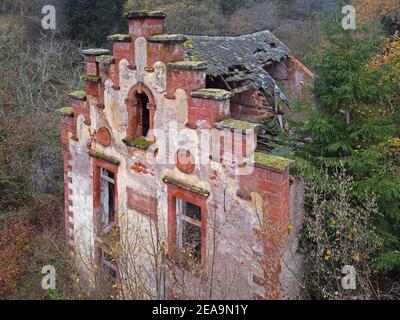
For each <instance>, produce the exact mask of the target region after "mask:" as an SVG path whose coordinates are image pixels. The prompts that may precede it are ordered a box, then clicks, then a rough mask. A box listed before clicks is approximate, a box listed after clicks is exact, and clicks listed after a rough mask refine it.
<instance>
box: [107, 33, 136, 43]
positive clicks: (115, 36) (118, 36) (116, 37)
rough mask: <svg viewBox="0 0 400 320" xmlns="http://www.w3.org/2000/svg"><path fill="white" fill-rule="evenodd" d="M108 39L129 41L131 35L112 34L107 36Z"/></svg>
mask: <svg viewBox="0 0 400 320" xmlns="http://www.w3.org/2000/svg"><path fill="white" fill-rule="evenodd" d="M107 40H108V41H115V42H131V41H132V37H131V35H130V34H113V35H111V36H108V37H107Z"/></svg>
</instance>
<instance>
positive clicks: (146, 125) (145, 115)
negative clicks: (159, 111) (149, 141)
mask: <svg viewBox="0 0 400 320" xmlns="http://www.w3.org/2000/svg"><path fill="white" fill-rule="evenodd" d="M138 99H139V101H140V107H141V111H140V112H141V115H142V123H141V125H142V136H143V137H147V134H148V133H149V130H150V111H149V109H148V108H147V104H148V103H149V98H148V97H147V95H146V94H144V93H141V94H139V95H138Z"/></svg>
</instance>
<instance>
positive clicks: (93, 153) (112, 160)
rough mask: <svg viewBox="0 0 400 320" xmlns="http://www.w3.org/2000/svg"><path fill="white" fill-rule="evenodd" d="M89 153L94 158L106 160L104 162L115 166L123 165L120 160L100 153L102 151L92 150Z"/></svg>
mask: <svg viewBox="0 0 400 320" xmlns="http://www.w3.org/2000/svg"><path fill="white" fill-rule="evenodd" d="M88 153H89V155H90V156H92V157H93V158H96V159H100V160H104V161H107V162H110V163H112V164H115V165H119V164H120V163H121V162H120V161H119V160H118V159H115V158H113V157H110V156H107V155H105V154H104V153H103V152H100V151H94V150H90V151H89V152H88Z"/></svg>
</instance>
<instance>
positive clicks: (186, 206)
mask: <svg viewBox="0 0 400 320" xmlns="http://www.w3.org/2000/svg"><path fill="white" fill-rule="evenodd" d="M176 208H177V211H176V214H177V246H178V249H180V250H182V251H188V252H189V253H190V256H192V257H193V258H194V259H195V260H198V261H200V258H201V208H200V207H198V206H196V205H194V204H192V203H190V202H186V201H183V200H181V199H177V200H176Z"/></svg>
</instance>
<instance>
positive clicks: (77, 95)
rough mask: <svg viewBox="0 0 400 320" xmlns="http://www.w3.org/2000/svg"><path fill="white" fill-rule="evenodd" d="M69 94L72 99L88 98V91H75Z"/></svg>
mask: <svg viewBox="0 0 400 320" xmlns="http://www.w3.org/2000/svg"><path fill="white" fill-rule="evenodd" d="M68 96H69V97H70V98H72V99H77V100H83V101H85V100H86V92H85V91H82V90H78V91H74V92H71V93H69V94H68Z"/></svg>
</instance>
